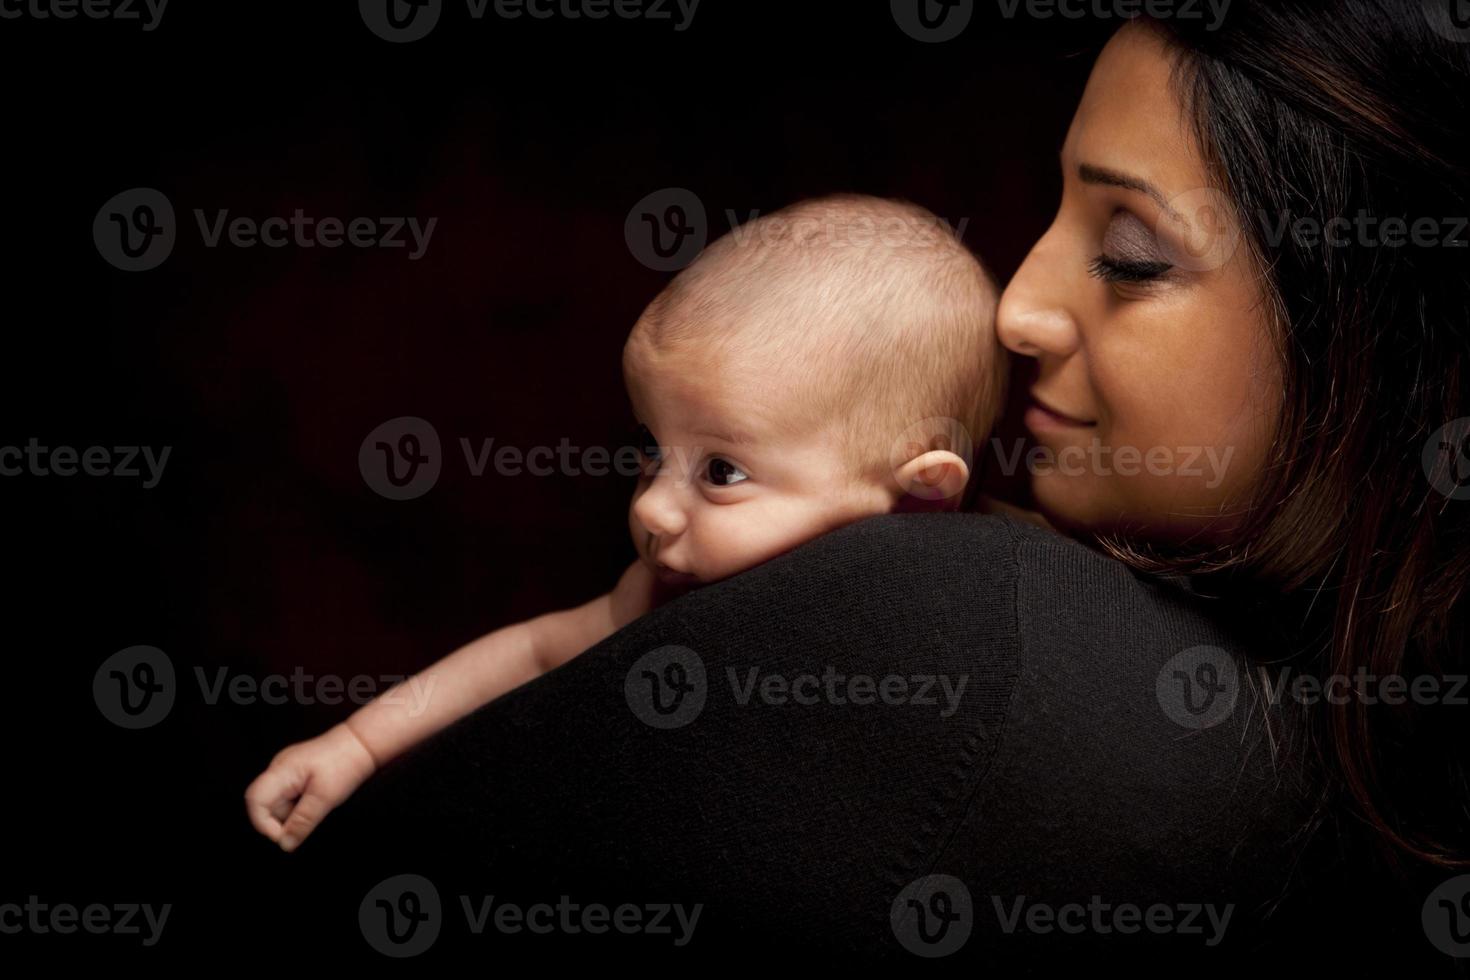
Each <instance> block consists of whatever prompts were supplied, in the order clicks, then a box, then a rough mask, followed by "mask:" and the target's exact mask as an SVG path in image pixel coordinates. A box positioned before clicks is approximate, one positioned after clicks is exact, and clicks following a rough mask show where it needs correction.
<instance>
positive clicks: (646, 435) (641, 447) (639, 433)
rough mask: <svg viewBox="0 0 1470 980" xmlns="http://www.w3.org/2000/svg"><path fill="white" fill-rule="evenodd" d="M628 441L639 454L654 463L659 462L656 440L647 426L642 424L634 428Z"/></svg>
mask: <svg viewBox="0 0 1470 980" xmlns="http://www.w3.org/2000/svg"><path fill="white" fill-rule="evenodd" d="M630 439H631V441H632V443H633V445H634V446H635V447H637V449H638V451H639V452H640V453H642V454H643V455H644V456H646V457H648V458H649V459H650V460H652V461H653V462H655V463H656V462H658V461H659V459H660V453H659V448H658V440H657V439H655V438H654V437H653V433H652V432H650V431H649V430H648V426H646V425H643V424H642V423H639V424H638V425H636V426H634V428H633V434H632V435H631V436H630Z"/></svg>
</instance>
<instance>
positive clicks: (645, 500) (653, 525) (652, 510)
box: [633, 480, 685, 538]
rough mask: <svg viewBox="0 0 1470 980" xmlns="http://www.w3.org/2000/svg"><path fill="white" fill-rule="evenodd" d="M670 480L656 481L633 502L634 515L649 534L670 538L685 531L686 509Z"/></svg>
mask: <svg viewBox="0 0 1470 980" xmlns="http://www.w3.org/2000/svg"><path fill="white" fill-rule="evenodd" d="M669 483H670V481H668V480H654V481H653V483H652V484H651V485H650V486H649V487H648V488H647V489H646V490H644V491H643V493H642V494H640V495H639V497H638V499H637V500H636V501H634V502H633V514H634V516H635V517H637V518H638V521H639V523H641V524H642V525H643V526H644V527H645V528H647V529H648V531H649V533H651V534H653V535H655V536H656V537H660V538H670V537H674V536H675V535H677V534H679V533H680V532H682V531H683V530H684V524H685V518H684V509H683V507H681V506H680V504H679V501H678V500H677V499H676V498H677V494H675V493H674V492H673V491H674V488H673V487H671V486H670V485H669Z"/></svg>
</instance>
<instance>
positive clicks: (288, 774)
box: [245, 724, 377, 851]
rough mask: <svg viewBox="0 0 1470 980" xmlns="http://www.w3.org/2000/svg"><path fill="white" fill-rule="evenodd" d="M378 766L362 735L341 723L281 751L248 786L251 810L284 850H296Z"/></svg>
mask: <svg viewBox="0 0 1470 980" xmlns="http://www.w3.org/2000/svg"><path fill="white" fill-rule="evenodd" d="M376 769H377V763H376V762H375V761H374V759H373V756H372V753H370V752H369V751H368V750H367V746H365V745H363V743H362V740H361V739H359V738H358V737H357V735H356V733H354V732H353V731H352V729H351V728H349V727H348V726H347V725H345V724H343V725H336V726H334V727H332V728H330V729H328V730H327V731H326V732H324V733H322V734H321V735H318V736H317V737H316V738H313V739H310V740H308V741H305V742H297V743H296V744H294V745H288V746H286V747H285V748H284V749H282V750H281V751H280V752H278V753H276V757H275V758H274V759H272V760H271V764H270V766H268V767H267V768H266V770H265V772H263V773H261V774H260V775H259V776H257V777H256V778H255V782H253V783H251V784H250V786H249V787H248V788H247V789H246V790H245V812H246V813H247V814H249V816H250V822H251V823H252V824H254V825H255V829H256V830H258V831H260V832H261V833H262V834H264V835H265V836H266V837H269V838H270V839H271V840H272V841H275V842H276V843H277V844H279V845H280V846H281V850H283V851H294V850H295V849H296V848H297V847H298V846H299V845H300V844H301V842H302V841H303V840H305V839H306V836H307V835H308V834H310V833H311V832H312V831H313V830H315V829H316V827H317V824H319V823H321V822H322V820H323V819H324V818H325V817H326V815H327V814H328V813H330V812H331V811H332V808H333V807H335V806H337V805H338V804H340V803H341V802H342V801H343V800H345V799H347V797H349V796H351V795H352V793H353V791H355V790H356V789H357V787H359V786H361V785H362V784H363V782H364V781H365V780H366V779H367V778H368V777H369V776H371V775H372V774H373V772H374V771H375V770H376Z"/></svg>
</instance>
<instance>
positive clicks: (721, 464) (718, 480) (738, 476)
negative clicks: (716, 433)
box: [705, 456, 750, 487]
mask: <svg viewBox="0 0 1470 980" xmlns="http://www.w3.org/2000/svg"><path fill="white" fill-rule="evenodd" d="M705 478H706V479H708V480H709V482H710V483H713V484H714V485H715V486H717V487H728V486H733V485H734V484H736V483H740V482H741V481H743V480H748V479H750V477H748V476H746V475H745V474H744V473H743V472H741V470H740V467H738V466H736V465H735V464H734V463H732V462H730V461H729V460H728V459H721V458H720V457H719V456H713V457H711V458H710V461H709V463H708V464H707V465H706V466H705Z"/></svg>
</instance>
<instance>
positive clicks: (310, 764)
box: [245, 561, 661, 851]
mask: <svg viewBox="0 0 1470 980" xmlns="http://www.w3.org/2000/svg"><path fill="white" fill-rule="evenodd" d="M660 595H661V594H660V593H659V592H658V587H657V582H656V580H655V579H654V578H653V576H652V574H651V573H650V572H649V571H648V569H647V567H646V566H644V565H643V563H642V562H636V561H635V562H634V563H633V564H632V565H631V566H630V567H629V568H628V569H627V570H626V571H625V572H623V575H622V577H621V578H620V579H619V580H618V584H617V585H616V586H615V587H614V588H613V590H612V591H611V592H608V593H606V594H605V595H600V596H598V597H597V598H596V599H593V600H591V601H590V602H587V603H584V604H582V605H580V606H577V607H575V608H572V609H563V610H560V611H557V612H552V613H546V614H545V615H541V616H537V617H535V618H534V619H528V620H526V621H525V622H521V623H515V624H512V625H510V626H505V627H502V628H500V629H498V630H495V631H494V632H492V633H489V634H486V635H485V636H482V637H480V638H479V639H478V640H475V641H473V642H472V643H468V644H466V645H464V646H462V647H460V648H459V649H458V650H456V651H454V652H453V653H451V654H449V655H448V656H446V657H444V658H443V659H442V660H439V661H438V662H436V663H434V664H433V665H431V666H429V667H427V668H425V669H424V670H423V671H421V672H419V673H418V674H415V675H414V676H413V677H410V678H409V679H407V680H405V681H402V682H401V683H399V684H396V685H394V686H393V687H391V688H389V689H388V690H387V691H385V692H383V694H381V695H380V696H378V697H377V698H375V699H373V700H372V701H371V702H369V703H368V704H365V705H363V706H362V707H361V708H359V709H358V710H357V711H356V712H354V713H353V714H352V716H351V717H350V718H348V719H347V720H346V721H345V722H343V723H342V724H340V725H336V726H334V727H332V728H331V729H328V730H327V731H326V732H325V733H324V734H322V735H320V736H318V737H317V738H314V739H311V740H309V741H306V742H299V743H297V744H295V745H289V746H287V747H286V748H284V749H282V750H281V751H280V752H279V753H277V755H276V757H275V758H274V759H272V760H271V764H270V766H269V767H268V768H267V769H266V771H265V772H263V773H261V775H260V776H258V777H257V778H256V779H255V781H254V782H253V783H251V784H250V787H249V788H248V789H247V790H246V791H245V802H246V810H247V812H248V813H249V815H250V820H251V822H252V823H253V824H254V825H255V828H256V829H257V830H259V831H260V832H261V833H262V834H264V835H265V836H267V837H269V838H270V839H271V840H272V841H275V842H276V843H278V844H279V845H280V846H281V847H282V849H284V850H287V851H290V850H294V849H295V848H296V846H297V845H299V844H300V843H301V841H302V840H304V839H305V837H306V835H307V834H309V833H311V831H312V830H314V829H315V828H316V826H317V825H318V824H319V823H320V822H321V821H322V819H323V818H325V817H326V815H327V814H328V813H329V812H330V811H331V810H332V809H333V808H334V807H336V806H337V805H338V804H340V803H341V802H342V801H343V800H345V799H347V797H349V796H351V795H352V793H353V792H354V791H355V790H356V789H357V787H358V786H360V785H362V783H363V782H364V781H365V780H366V779H367V778H368V777H369V776H371V775H372V774H373V773H374V772H375V771H377V770H378V769H379V768H381V767H382V766H384V765H386V764H387V763H388V761H389V760H390V759H393V758H395V757H396V756H398V755H399V754H400V753H402V752H404V751H405V750H407V749H408V748H410V747H411V746H413V745H415V744H417V743H418V742H420V741H422V740H423V739H425V738H428V737H429V736H430V735H433V734H434V733H435V732H437V731H439V730H440V729H442V728H445V727H446V726H448V725H450V724H452V723H453V722H455V721H458V720H459V719H460V718H463V717H464V716H465V715H467V714H469V713H470V712H472V711H474V710H475V709H476V708H479V707H481V706H482V705H485V704H488V703H489V702H490V701H493V700H495V699H496V698H498V697H500V695H502V694H504V693H506V692H507V691H510V690H513V689H515V688H517V687H520V686H521V685H522V684H524V683H526V682H527V681H529V680H531V679H533V678H535V677H539V676H540V675H541V674H543V673H545V672H546V671H548V670H552V669H553V668H556V667H559V666H561V665H562V664H564V663H566V662H567V661H568V660H570V659H572V658H573V657H575V656H576V655H577V654H579V653H581V652H583V651H584V650H586V649H587V648H588V647H591V646H594V645H595V644H596V643H598V642H599V641H600V640H602V639H604V638H606V637H608V636H610V635H611V634H612V633H614V632H616V631H617V630H619V629H621V628H622V627H624V626H626V625H627V624H628V623H631V622H632V621H633V620H635V619H637V618H638V617H639V616H642V615H643V614H644V613H646V612H648V611H649V610H650V609H651V608H653V606H654V605H655V604H656V603H657V602H658V601H659V599H660Z"/></svg>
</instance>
